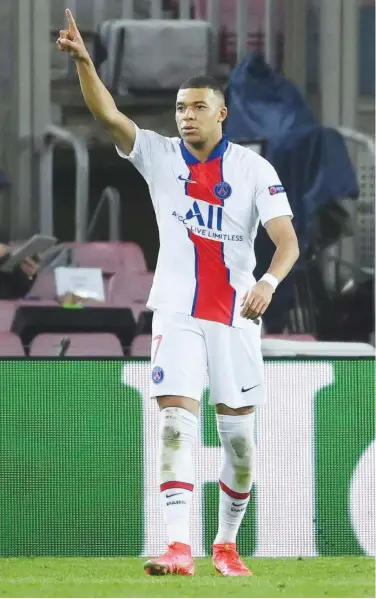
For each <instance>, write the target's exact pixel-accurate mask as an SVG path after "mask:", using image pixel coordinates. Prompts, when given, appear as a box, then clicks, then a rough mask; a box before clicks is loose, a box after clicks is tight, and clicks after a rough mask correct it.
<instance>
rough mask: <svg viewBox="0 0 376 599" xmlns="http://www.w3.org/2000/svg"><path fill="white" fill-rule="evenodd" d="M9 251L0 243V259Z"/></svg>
mask: <svg viewBox="0 0 376 599" xmlns="http://www.w3.org/2000/svg"><path fill="white" fill-rule="evenodd" d="M9 252H10V250H9V248H8V246H7V245H4V244H3V243H0V258H4V257H5V256H6V255H7V254H9Z"/></svg>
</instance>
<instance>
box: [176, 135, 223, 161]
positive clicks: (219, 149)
mask: <svg viewBox="0 0 376 599" xmlns="http://www.w3.org/2000/svg"><path fill="white" fill-rule="evenodd" d="M227 147H228V139H227V136H226V135H222V139H221V141H220V142H219V143H218V144H217V145H216V147H215V148H214V150H213V151H212V153H211V154H210V156H208V158H207V160H205V162H209V161H210V160H214V159H215V158H220V157H222V156H223V154H224V153H225V152H226V150H227ZM180 149H181V153H182V156H183V158H184V160H185V162H186V163H187V164H189V165H192V164H199V163H200V161H199V160H198V158H196V156H193V154H191V153H190V151H189V150H188V149H187V148H186V147H185V145H184V141H183V140H181V141H180Z"/></svg>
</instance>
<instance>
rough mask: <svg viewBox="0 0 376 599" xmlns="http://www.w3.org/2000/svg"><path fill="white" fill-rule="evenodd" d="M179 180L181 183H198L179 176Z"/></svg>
mask: <svg viewBox="0 0 376 599" xmlns="http://www.w3.org/2000/svg"><path fill="white" fill-rule="evenodd" d="M178 179H179V180H180V181H184V182H185V183H196V181H192V179H185V178H184V177H183V175H179V176H178Z"/></svg>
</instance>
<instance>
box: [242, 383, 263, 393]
mask: <svg viewBox="0 0 376 599" xmlns="http://www.w3.org/2000/svg"><path fill="white" fill-rule="evenodd" d="M259 386H260V385H253V387H248V389H244V387H242V393H247V391H251V390H252V389H255V388H256V387H259Z"/></svg>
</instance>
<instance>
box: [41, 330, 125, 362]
mask: <svg viewBox="0 0 376 599" xmlns="http://www.w3.org/2000/svg"><path fill="white" fill-rule="evenodd" d="M62 337H68V338H69V339H70V342H71V343H70V346H69V348H68V350H67V352H66V354H65V355H66V356H87V357H96V356H97V357H117V356H123V355H124V353H123V350H122V347H121V344H120V341H119V339H118V338H117V337H116V336H115V335H112V334H110V333H67V334H66V335H62V334H50V333H48V334H43V335H38V336H37V337H35V339H34V340H33V342H32V344H31V346H30V356H40V357H42V356H47V357H48V356H57V355H58V353H59V348H60V342H61V339H62Z"/></svg>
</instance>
